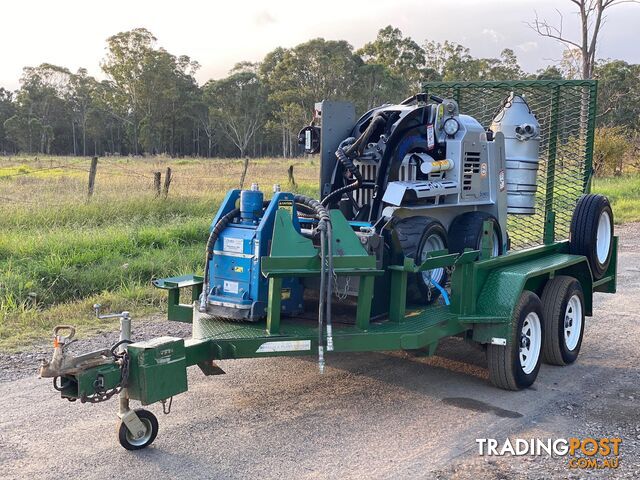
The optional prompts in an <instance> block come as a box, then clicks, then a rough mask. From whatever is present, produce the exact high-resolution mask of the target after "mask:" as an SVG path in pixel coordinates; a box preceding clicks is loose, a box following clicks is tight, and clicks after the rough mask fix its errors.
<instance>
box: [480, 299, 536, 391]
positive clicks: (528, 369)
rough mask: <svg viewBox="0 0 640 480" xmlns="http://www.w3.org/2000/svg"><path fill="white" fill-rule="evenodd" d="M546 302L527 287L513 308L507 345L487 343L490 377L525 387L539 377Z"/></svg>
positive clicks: (510, 387)
mask: <svg viewBox="0 0 640 480" xmlns="http://www.w3.org/2000/svg"><path fill="white" fill-rule="evenodd" d="M542 320H543V316H542V302H540V299H539V298H538V296H537V295H536V294H535V293H533V292H530V291H528V290H525V291H524V292H522V295H521V296H520V299H519V300H518V303H517V304H516V306H515V308H514V309H513V315H512V317H511V335H510V337H509V338H508V339H507V344H506V345H493V344H490V345H487V363H488V364H489V378H490V379H491V383H493V384H494V385H495V386H496V387H498V388H502V389H504V390H521V389H523V388H527V387H530V386H531V385H533V382H535V381H536V377H537V376H538V371H539V370H540V364H541V360H542V355H541V353H542V343H543V339H544V325H543V321H542Z"/></svg>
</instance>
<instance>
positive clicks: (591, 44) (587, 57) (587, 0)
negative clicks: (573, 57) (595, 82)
mask: <svg viewBox="0 0 640 480" xmlns="http://www.w3.org/2000/svg"><path fill="white" fill-rule="evenodd" d="M569 1H570V2H571V3H573V4H574V5H575V6H576V7H577V8H578V18H579V22H580V38H579V39H572V38H569V37H568V36H566V35H565V33H564V30H563V20H564V18H563V15H562V13H561V12H560V10H556V11H557V13H558V16H559V20H558V23H557V24H555V25H554V24H552V23H550V22H549V21H548V20H546V19H541V18H539V17H538V15H537V14H536V17H535V19H534V21H533V22H532V23H529V24H528V25H529V26H530V27H531V28H532V29H534V30H535V31H536V32H537V33H538V35H541V36H543V37H547V38H551V39H554V40H556V41H558V42H560V43H561V44H563V45H564V46H565V47H566V48H568V49H577V51H578V52H579V54H580V62H581V72H580V73H581V77H582V78H583V79H585V80H586V79H590V78H592V76H593V70H594V67H595V64H596V50H597V46H598V37H599V35H600V30H601V28H602V26H603V25H604V20H605V12H606V11H607V10H608V9H610V8H612V7H615V6H617V5H621V4H623V3H637V2H635V1H634V0H569Z"/></svg>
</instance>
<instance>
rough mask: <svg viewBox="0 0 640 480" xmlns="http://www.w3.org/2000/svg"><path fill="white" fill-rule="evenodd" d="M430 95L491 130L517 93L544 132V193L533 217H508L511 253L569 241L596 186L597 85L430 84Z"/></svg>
mask: <svg viewBox="0 0 640 480" xmlns="http://www.w3.org/2000/svg"><path fill="white" fill-rule="evenodd" d="M424 91H425V92H427V93H429V94H436V95H439V96H441V97H447V98H453V99H455V100H456V101H457V102H458V104H459V106H460V112H461V113H463V114H466V115H470V116H472V117H474V118H475V119H476V120H478V122H480V124H481V125H482V126H484V127H485V128H489V126H490V125H491V122H492V120H493V118H494V117H495V115H496V114H497V113H498V111H499V110H500V109H501V108H502V105H503V104H504V101H505V99H506V98H507V97H508V96H509V94H510V93H511V92H513V93H514V94H516V95H520V96H522V97H524V98H525V100H526V101H527V103H528V104H529V107H530V108H531V110H532V111H533V113H534V114H535V116H536V118H537V119H538V122H539V123H540V128H541V132H540V133H541V142H540V149H539V159H540V162H539V166H538V177H537V178H538V189H537V192H536V197H535V213H534V214H533V215H516V214H509V215H508V220H507V227H508V231H509V235H510V239H511V248H512V249H514V250H519V249H522V248H527V247H531V246H535V245H540V244H542V243H545V242H546V243H549V242H552V241H553V240H556V241H559V240H565V239H567V238H568V237H569V227H570V223H571V215H572V214H573V210H574V208H575V205H576V202H577V200H578V198H579V197H580V195H582V194H583V193H586V192H588V191H589V186H590V179H591V174H592V159H593V138H594V130H595V114H596V111H595V109H596V82H595V81H593V80H591V81H583V80H569V81H554V80H549V81H516V82H429V83H426V84H424Z"/></svg>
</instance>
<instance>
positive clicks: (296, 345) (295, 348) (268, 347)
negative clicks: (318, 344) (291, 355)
mask: <svg viewBox="0 0 640 480" xmlns="http://www.w3.org/2000/svg"><path fill="white" fill-rule="evenodd" d="M304 350H311V340H288V341H284V342H265V343H263V344H262V345H260V347H258V350H256V353H272V352H299V351H304Z"/></svg>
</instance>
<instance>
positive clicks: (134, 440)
mask: <svg viewBox="0 0 640 480" xmlns="http://www.w3.org/2000/svg"><path fill="white" fill-rule="evenodd" d="M140 421H141V422H142V424H143V425H144V428H145V431H144V435H142V436H141V437H140V438H133V435H132V434H131V432H130V431H129V429H128V428H127V432H126V434H125V435H126V436H127V442H129V444H131V445H133V446H134V447H139V446H141V445H144V444H145V443H147V442H148V441H149V439H150V438H151V434H152V432H153V427H152V426H151V421H149V420H148V419H146V418H141V419H140Z"/></svg>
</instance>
